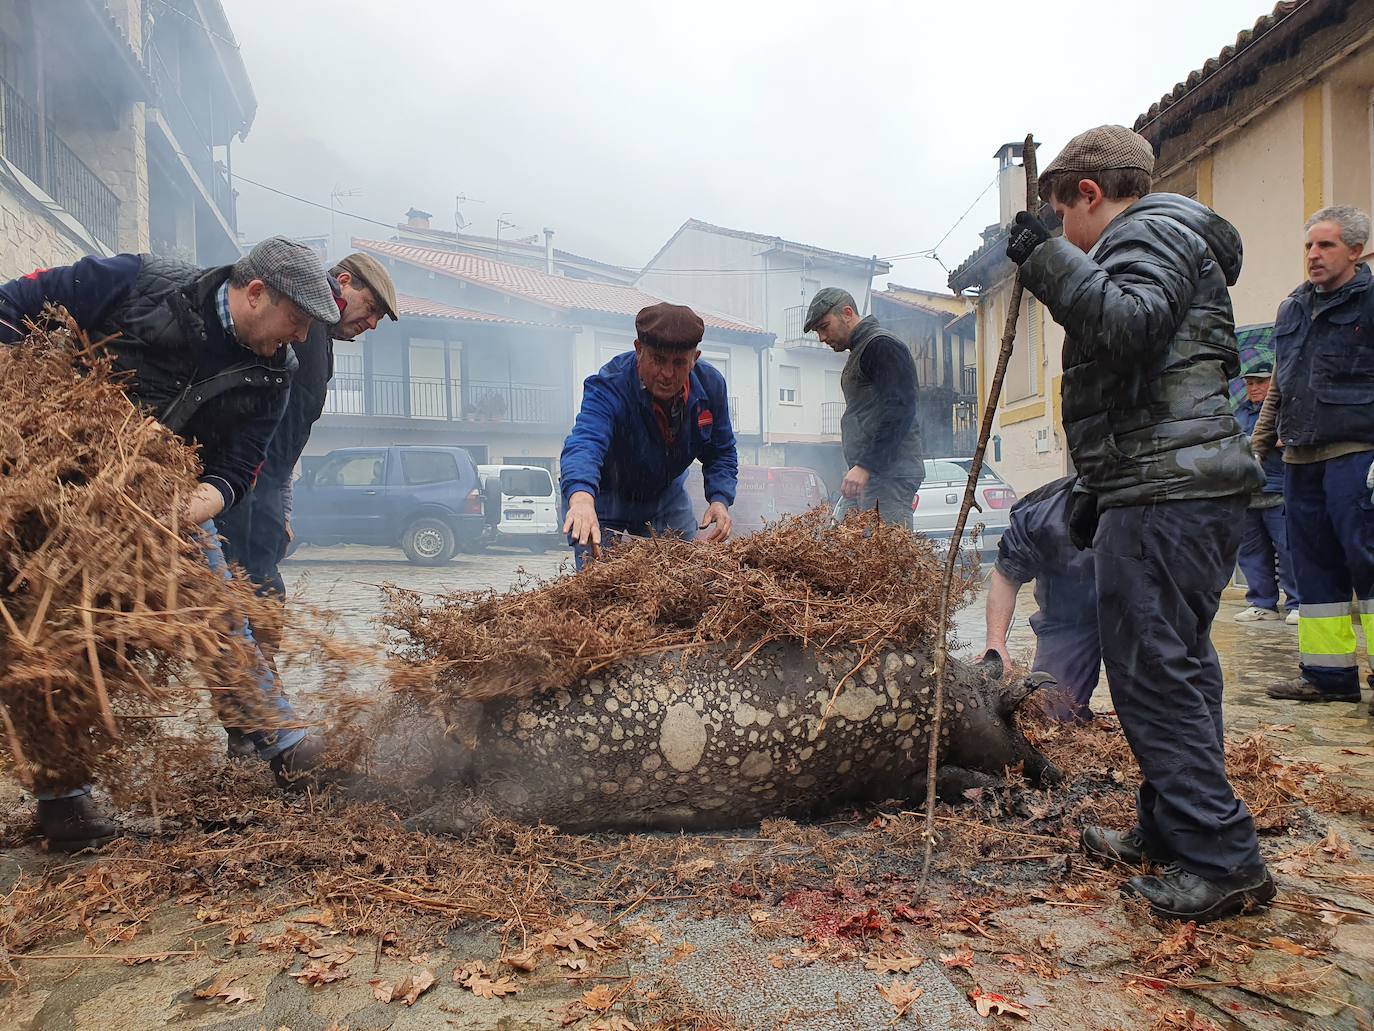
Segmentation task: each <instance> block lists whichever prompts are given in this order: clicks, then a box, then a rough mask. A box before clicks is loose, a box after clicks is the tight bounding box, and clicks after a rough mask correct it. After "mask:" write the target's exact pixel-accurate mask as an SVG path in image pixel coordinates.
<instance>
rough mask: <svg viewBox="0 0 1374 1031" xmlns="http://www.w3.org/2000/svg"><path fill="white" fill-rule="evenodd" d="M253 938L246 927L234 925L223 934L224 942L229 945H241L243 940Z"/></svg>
mask: <svg viewBox="0 0 1374 1031" xmlns="http://www.w3.org/2000/svg"><path fill="white" fill-rule="evenodd" d="M252 940H253V932H252V931H251V930H250V929H249V928H247V927H235V928H234V929H233V930H231V931H230V932H229V933H228V934H227V935H225V936H224V942H225V944H226V945H229V946H230V947H232V946H235V945H242V944H243V943H244V942H249V941H252Z"/></svg>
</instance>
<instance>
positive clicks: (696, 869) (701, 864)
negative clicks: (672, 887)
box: [672, 856, 716, 884]
mask: <svg viewBox="0 0 1374 1031" xmlns="http://www.w3.org/2000/svg"><path fill="white" fill-rule="evenodd" d="M715 865H716V861H715V860H714V859H707V858H705V857H704V856H703V857H702V858H700V859H692V860H688V861H687V862H685V863H677V864H675V865H674V866H673V870H672V873H673V880H675V881H676V882H677V883H678V884H685V883H686V882H687V881H692V880H696V879H697V878H698V877H700V876H701V875H702V874H704V873H705V872H706V871H707V870H710V869H713V868H714V867H715Z"/></svg>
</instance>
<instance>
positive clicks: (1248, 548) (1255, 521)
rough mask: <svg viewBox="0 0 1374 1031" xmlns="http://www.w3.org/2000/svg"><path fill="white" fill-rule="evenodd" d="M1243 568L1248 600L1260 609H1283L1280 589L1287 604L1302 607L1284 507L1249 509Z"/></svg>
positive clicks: (1241, 563) (1241, 560)
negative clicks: (1280, 603)
mask: <svg viewBox="0 0 1374 1031" xmlns="http://www.w3.org/2000/svg"><path fill="white" fill-rule="evenodd" d="M1239 562H1240V571H1241V572H1242V573H1244V574H1245V585H1246V586H1245V601H1246V602H1247V603H1248V604H1250V605H1253V606H1254V607H1255V608H1257V609H1270V610H1272V611H1275V612H1277V611H1278V608H1279V588H1280V587H1282V588H1283V596H1284V600H1285V603H1286V604H1285V607H1286V608H1288V609H1295V608H1297V607H1298V588H1297V585H1296V584H1295V583H1294V582H1293V560H1292V559H1291V558H1290V557H1289V555H1288V525H1287V517H1286V516H1285V514H1284V506H1283V505H1276V506H1274V507H1273V508H1247V509H1246V510H1245V536H1244V537H1242V538H1241V540H1240V557H1239Z"/></svg>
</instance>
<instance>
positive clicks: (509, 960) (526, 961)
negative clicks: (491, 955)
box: [501, 946, 585, 974]
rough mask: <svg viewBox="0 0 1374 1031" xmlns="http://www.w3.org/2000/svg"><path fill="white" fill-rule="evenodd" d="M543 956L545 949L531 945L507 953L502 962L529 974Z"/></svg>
mask: <svg viewBox="0 0 1374 1031" xmlns="http://www.w3.org/2000/svg"><path fill="white" fill-rule="evenodd" d="M543 958H544V952H543V950H542V949H537V948H534V947H533V946H531V947H530V948H528V949H521V950H520V951H519V952H509V953H507V954H506V955H504V956H502V957H501V962H502V963H504V964H506V966H508V967H514V968H515V969H516V970H523V971H524V972H525V973H527V974H528V973H529V972H530V971H532V970H534V969H535V968H536V967H538V966H539V961H540V960H541V959H543ZM584 962H585V961H584Z"/></svg>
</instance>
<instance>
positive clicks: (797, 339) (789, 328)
mask: <svg viewBox="0 0 1374 1031" xmlns="http://www.w3.org/2000/svg"><path fill="white" fill-rule="evenodd" d="M806 309H807V305H805V304H799V305H797V306H795V307H793V308H784V309H783V312H782V314H783V329H784V333H783V338H782V346H783V347H825V345H824V344H823V343H821V341H820V338H819V337H817V336H816V334H815V333H806V332H803V330H802V327H803V326H805V325H806Z"/></svg>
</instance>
